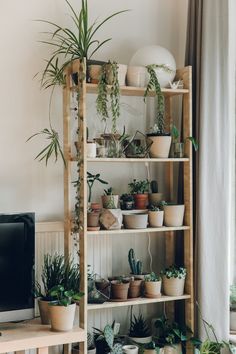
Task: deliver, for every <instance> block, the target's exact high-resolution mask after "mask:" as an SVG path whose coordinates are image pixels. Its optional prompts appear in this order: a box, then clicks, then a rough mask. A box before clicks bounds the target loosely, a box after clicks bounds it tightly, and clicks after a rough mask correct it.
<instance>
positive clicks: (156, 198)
mask: <svg viewBox="0 0 236 354" xmlns="http://www.w3.org/2000/svg"><path fill="white" fill-rule="evenodd" d="M162 200H164V198H163V193H149V194H148V204H149V205H155V206H157V205H158V204H159V203H160V202H161V201H162Z"/></svg>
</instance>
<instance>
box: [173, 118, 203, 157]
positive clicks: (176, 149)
mask: <svg viewBox="0 0 236 354" xmlns="http://www.w3.org/2000/svg"><path fill="white" fill-rule="evenodd" d="M171 136H172V147H171V156H172V157H174V158H183V157H184V145H185V143H186V142H187V141H190V142H191V143H192V145H193V147H194V150H195V151H197V150H198V143H197V141H196V140H195V139H194V138H193V137H192V136H188V137H186V138H185V139H184V141H183V142H182V143H181V142H180V141H179V138H180V133H179V130H178V129H177V127H176V126H175V125H174V124H173V125H172V128H171Z"/></svg>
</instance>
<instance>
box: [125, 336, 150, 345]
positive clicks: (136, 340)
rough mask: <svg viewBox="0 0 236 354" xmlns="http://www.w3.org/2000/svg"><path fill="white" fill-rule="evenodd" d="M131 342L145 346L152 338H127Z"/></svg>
mask: <svg viewBox="0 0 236 354" xmlns="http://www.w3.org/2000/svg"><path fill="white" fill-rule="evenodd" d="M129 338H130V339H131V340H132V341H134V342H136V343H139V344H147V343H150V342H151V341H152V336H149V337H143V338H140V337H129Z"/></svg>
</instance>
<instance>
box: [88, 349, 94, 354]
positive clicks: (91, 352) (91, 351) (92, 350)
mask: <svg viewBox="0 0 236 354" xmlns="http://www.w3.org/2000/svg"><path fill="white" fill-rule="evenodd" d="M88 354H96V348H93V349H88Z"/></svg>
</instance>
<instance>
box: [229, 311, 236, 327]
mask: <svg viewBox="0 0 236 354" xmlns="http://www.w3.org/2000/svg"><path fill="white" fill-rule="evenodd" d="M230 330H231V331H236V312H235V311H230Z"/></svg>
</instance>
